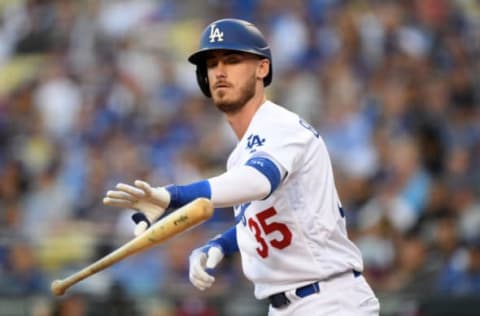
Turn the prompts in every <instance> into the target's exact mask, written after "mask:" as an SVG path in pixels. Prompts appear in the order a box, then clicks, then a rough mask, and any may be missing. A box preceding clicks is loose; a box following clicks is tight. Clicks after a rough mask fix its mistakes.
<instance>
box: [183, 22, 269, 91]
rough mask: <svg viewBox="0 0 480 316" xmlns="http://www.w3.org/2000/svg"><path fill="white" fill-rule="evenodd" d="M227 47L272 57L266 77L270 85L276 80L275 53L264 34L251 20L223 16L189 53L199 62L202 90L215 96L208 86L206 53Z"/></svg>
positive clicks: (190, 58) (264, 82)
mask: <svg viewBox="0 0 480 316" xmlns="http://www.w3.org/2000/svg"><path fill="white" fill-rule="evenodd" d="M217 49H226V50H233V51H239V52H244V53H250V54H254V55H258V56H261V57H265V58H267V59H268V60H269V61H270V70H269V72H268V75H267V76H266V77H265V78H264V79H263V84H264V85H265V86H268V85H269V84H270V82H272V55H271V53H270V47H269V46H268V44H267V41H266V40H265V38H264V36H263V34H262V33H261V32H260V31H259V30H258V29H257V27H255V25H253V24H252V23H250V22H247V21H244V20H239V19H222V20H218V21H215V22H213V23H211V24H210V25H208V26H207V27H206V28H205V30H204V31H203V33H202V36H201V38H200V48H199V49H198V50H197V51H196V52H195V53H193V54H192V55H190V57H188V61H189V62H191V63H192V64H194V65H196V66H197V71H196V73H197V82H198V85H199V86H200V90H202V92H203V93H204V94H205V95H206V96H207V97H211V94H210V89H209V86H208V77H207V66H206V63H205V53H206V52H209V51H212V50H217Z"/></svg>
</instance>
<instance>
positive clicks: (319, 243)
mask: <svg viewBox="0 0 480 316" xmlns="http://www.w3.org/2000/svg"><path fill="white" fill-rule="evenodd" d="M255 156H266V157H268V158H270V159H271V160H272V161H273V162H275V164H277V165H279V166H280V167H281V168H280V169H283V170H286V172H287V173H286V175H285V177H284V178H283V179H282V180H281V182H280V184H279V186H278V187H277V189H276V190H275V191H274V192H273V193H272V194H271V195H270V196H269V197H267V198H266V199H264V200H262V201H252V202H251V203H245V204H243V205H238V206H235V208H234V209H235V218H236V219H237V220H238V223H237V240H238V246H239V249H240V253H241V260H242V266H243V271H244V273H245V275H246V277H247V278H248V279H250V280H251V281H252V282H253V283H254V285H255V297H256V298H258V299H264V298H266V297H268V296H270V295H272V294H275V293H278V292H283V291H286V290H290V289H293V288H298V287H301V286H304V285H307V284H309V283H312V282H315V281H319V280H324V279H327V278H329V277H330V276H333V275H336V274H339V273H344V272H346V271H350V270H353V269H354V270H357V271H362V270H363V264H362V259H361V254H360V252H359V250H358V249H357V247H356V246H355V245H354V244H353V243H352V242H351V241H350V240H349V239H348V237H347V231H346V224H345V218H344V214H343V210H342V209H341V203H340V200H339V198H338V194H337V191H336V188H335V183H334V179H333V172H332V168H331V163H330V158H329V155H328V153H327V149H326V147H325V144H324V142H323V140H322V139H321V137H320V136H319V135H318V133H317V132H316V131H315V130H314V129H313V128H312V127H311V126H310V125H308V124H307V123H306V122H305V121H303V120H302V119H301V118H300V117H299V116H298V115H296V114H295V113H292V112H290V111H288V110H286V109H285V108H283V107H280V106H278V105H276V104H274V103H272V102H270V101H267V102H265V103H264V104H263V105H262V106H261V107H260V108H259V109H258V111H257V112H256V113H255V116H254V117H253V120H252V121H251V122H250V125H249V127H248V129H247V131H246V133H245V135H244V136H243V138H242V139H241V140H240V141H239V143H238V144H237V146H236V147H235V149H234V150H233V152H232V153H231V154H230V157H229V159H228V162H227V169H231V168H234V167H235V166H240V165H245V163H246V162H247V161H248V160H249V159H250V158H252V157H255Z"/></svg>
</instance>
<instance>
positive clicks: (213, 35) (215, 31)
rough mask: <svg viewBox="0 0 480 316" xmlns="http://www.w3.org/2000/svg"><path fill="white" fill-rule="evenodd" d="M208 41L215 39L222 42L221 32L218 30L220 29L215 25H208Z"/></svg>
mask: <svg viewBox="0 0 480 316" xmlns="http://www.w3.org/2000/svg"><path fill="white" fill-rule="evenodd" d="M208 38H210V43H214V42H216V41H218V42H223V32H220V29H219V28H218V27H217V26H216V25H215V24H212V25H210V36H209V37H208Z"/></svg>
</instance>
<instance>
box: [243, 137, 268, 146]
mask: <svg viewBox="0 0 480 316" xmlns="http://www.w3.org/2000/svg"><path fill="white" fill-rule="evenodd" d="M263 143H265V138H260V136H258V135H250V136H248V138H247V149H253V147H259V146H262V145H263Z"/></svg>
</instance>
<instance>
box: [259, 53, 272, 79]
mask: <svg viewBox="0 0 480 316" xmlns="http://www.w3.org/2000/svg"><path fill="white" fill-rule="evenodd" d="M269 71H270V61H269V60H268V59H266V58H263V59H260V61H259V63H258V67H257V78H258V79H261V80H263V79H264V78H265V77H266V76H268V72H269Z"/></svg>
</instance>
